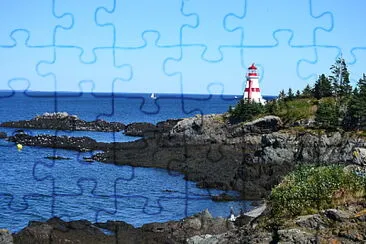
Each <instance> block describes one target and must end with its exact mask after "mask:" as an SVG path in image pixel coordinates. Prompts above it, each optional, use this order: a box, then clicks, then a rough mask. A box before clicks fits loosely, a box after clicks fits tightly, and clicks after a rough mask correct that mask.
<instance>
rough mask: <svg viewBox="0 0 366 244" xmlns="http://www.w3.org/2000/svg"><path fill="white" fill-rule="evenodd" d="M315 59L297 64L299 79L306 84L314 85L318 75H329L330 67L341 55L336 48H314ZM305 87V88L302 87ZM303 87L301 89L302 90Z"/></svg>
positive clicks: (339, 50)
mask: <svg viewBox="0 0 366 244" xmlns="http://www.w3.org/2000/svg"><path fill="white" fill-rule="evenodd" d="M314 50H315V58H314V59H312V60H307V59H305V58H304V59H301V60H300V61H299V64H298V73H299V77H300V78H301V79H303V80H304V81H306V83H307V84H314V83H315V81H316V80H317V79H318V78H319V75H321V74H323V73H325V75H330V70H329V69H330V67H331V65H333V64H334V63H335V61H336V59H337V58H340V57H341V55H342V53H341V49H340V48H338V47H331V46H316V47H315V48H314ZM304 87H305V86H304ZM304 87H303V88H304Z"/></svg>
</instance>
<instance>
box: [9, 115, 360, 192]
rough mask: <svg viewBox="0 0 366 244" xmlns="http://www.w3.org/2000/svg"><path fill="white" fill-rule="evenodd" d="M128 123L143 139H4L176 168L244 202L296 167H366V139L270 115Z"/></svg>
mask: <svg viewBox="0 0 366 244" xmlns="http://www.w3.org/2000/svg"><path fill="white" fill-rule="evenodd" d="M60 123H63V122H60ZM130 126H131V128H134V129H129V131H130V132H129V133H132V132H133V133H132V134H134V135H139V136H141V135H145V136H144V137H143V138H141V139H139V140H136V141H132V142H113V143H102V142H97V141H95V140H93V139H91V138H88V137H70V136H50V135H38V136H30V135H26V134H22V133H20V134H16V135H14V136H9V137H8V138H7V140H9V141H12V142H16V143H20V144H23V145H30V146H42V147H52V148H64V149H70V150H77V151H93V150H99V151H102V152H101V153H95V154H94V155H93V156H92V157H91V158H92V159H93V160H95V161H100V162H104V163H114V164H117V165H131V166H136V167H154V168H162V169H167V170H173V171H178V172H181V173H183V174H184V175H185V178H186V179H188V180H192V181H195V182H197V185H198V186H199V187H204V188H211V187H213V188H218V189H223V190H236V191H239V192H240V193H241V195H242V198H244V199H262V198H264V197H265V196H267V195H268V193H269V192H270V190H271V189H272V187H273V186H275V185H277V184H278V183H279V181H280V180H281V179H282V177H283V176H284V175H286V174H287V173H289V172H290V171H292V170H293V169H294V168H295V167H296V165H299V164H309V163H313V164H323V163H324V164H338V163H340V164H344V165H350V164H352V165H356V166H359V167H364V166H365V165H366V140H365V139H361V138H359V137H357V136H354V135H352V134H351V133H341V132H320V131H319V132H318V133H316V132H315V131H313V130H309V131H306V130H303V131H292V130H291V128H290V129H285V128H283V125H282V122H281V120H280V118H278V117H275V116H266V117H264V118H260V119H257V120H255V121H252V122H249V123H242V124H236V125H230V124H228V123H226V122H224V118H223V115H204V116H195V117H192V118H187V119H183V120H169V121H163V122H160V123H159V124H158V125H157V126H153V125H151V124H142V123H136V124H131V125H130ZM158 128H159V129H158ZM356 155H357V156H356ZM223 169H225V170H223Z"/></svg>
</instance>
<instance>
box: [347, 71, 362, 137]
mask: <svg viewBox="0 0 366 244" xmlns="http://www.w3.org/2000/svg"><path fill="white" fill-rule="evenodd" d="M343 125H344V127H345V128H346V129H363V130H366V75H365V74H363V77H362V78H361V79H360V80H359V82H358V84H357V87H356V88H355V89H354V90H353V93H352V96H351V98H350V100H349V102H348V110H347V114H346V116H345V119H344V123H343Z"/></svg>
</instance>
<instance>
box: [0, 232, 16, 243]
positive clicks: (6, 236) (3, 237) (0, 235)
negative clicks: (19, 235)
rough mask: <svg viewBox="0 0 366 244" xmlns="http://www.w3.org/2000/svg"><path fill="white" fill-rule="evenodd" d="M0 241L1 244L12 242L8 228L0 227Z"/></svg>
mask: <svg viewBox="0 0 366 244" xmlns="http://www.w3.org/2000/svg"><path fill="white" fill-rule="evenodd" d="M0 243H1V244H13V243H14V242H13V236H12V235H11V233H10V231H9V230H6V229H0Z"/></svg>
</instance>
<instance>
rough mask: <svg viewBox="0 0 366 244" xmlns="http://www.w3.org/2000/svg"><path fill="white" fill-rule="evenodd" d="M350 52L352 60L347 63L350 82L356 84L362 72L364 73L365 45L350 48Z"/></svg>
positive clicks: (365, 60)
mask: <svg viewBox="0 0 366 244" xmlns="http://www.w3.org/2000/svg"><path fill="white" fill-rule="evenodd" d="M351 53H352V55H353V56H354V62H352V63H349V64H348V70H349V72H350V79H351V81H352V83H353V84H354V85H356V84H357V82H358V81H359V79H361V78H362V76H363V74H365V73H366V70H365V63H366V47H364V48H355V49H352V51H351Z"/></svg>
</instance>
